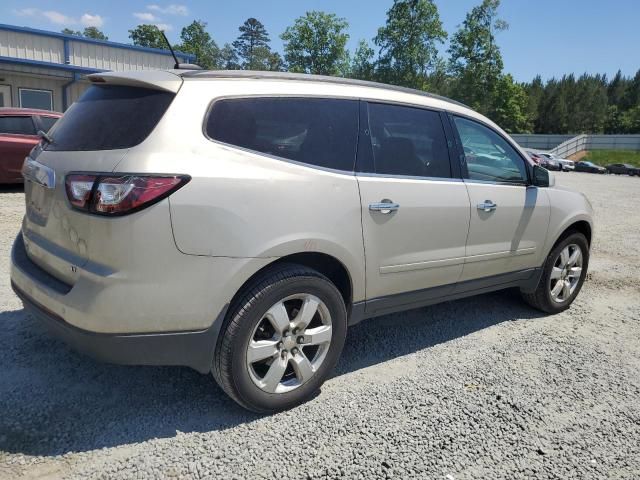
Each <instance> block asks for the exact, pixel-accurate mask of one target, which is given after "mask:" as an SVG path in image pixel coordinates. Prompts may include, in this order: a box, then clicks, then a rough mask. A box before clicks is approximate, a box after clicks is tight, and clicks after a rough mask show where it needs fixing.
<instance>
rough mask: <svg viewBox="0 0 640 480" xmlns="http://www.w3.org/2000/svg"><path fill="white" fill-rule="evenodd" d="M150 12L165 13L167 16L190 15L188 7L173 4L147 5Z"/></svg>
mask: <svg viewBox="0 0 640 480" xmlns="http://www.w3.org/2000/svg"><path fill="white" fill-rule="evenodd" d="M147 9H148V10H152V11H154V12H159V13H164V14H166V15H183V16H184V15H188V14H189V9H188V8H187V6H186V5H179V4H176V3H172V4H170V5H166V6H164V7H163V6H161V5H157V4H151V5H147Z"/></svg>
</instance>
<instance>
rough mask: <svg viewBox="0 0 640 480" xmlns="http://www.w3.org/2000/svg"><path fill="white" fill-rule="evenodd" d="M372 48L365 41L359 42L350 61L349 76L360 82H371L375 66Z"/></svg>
mask: <svg viewBox="0 0 640 480" xmlns="http://www.w3.org/2000/svg"><path fill="white" fill-rule="evenodd" d="M374 55H375V53H374V51H373V48H371V47H370V46H369V44H368V43H367V41H366V40H360V42H358V47H357V48H356V51H355V53H354V54H353V60H352V61H351V68H350V70H351V72H350V76H351V77H353V78H358V79H360V80H373V79H374V78H375V65H374V60H373V56H374Z"/></svg>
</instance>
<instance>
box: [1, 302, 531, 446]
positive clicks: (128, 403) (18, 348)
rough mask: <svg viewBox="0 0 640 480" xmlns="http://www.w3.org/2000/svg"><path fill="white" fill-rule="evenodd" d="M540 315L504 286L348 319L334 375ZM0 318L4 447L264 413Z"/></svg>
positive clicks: (185, 428) (83, 442)
mask: <svg viewBox="0 0 640 480" xmlns="http://www.w3.org/2000/svg"><path fill="white" fill-rule="evenodd" d="M540 315H541V314H539V313H538V312H536V311H535V310H532V309H530V308H528V307H526V306H525V305H524V304H523V303H522V302H521V301H520V300H519V299H518V298H516V296H514V295H513V294H512V293H511V292H501V293H495V294H490V295H484V296H480V297H475V298H470V299H465V300H458V301H455V302H447V303H444V304H441V305H436V306H433V307H428V308H422V309H419V310H414V311H410V312H405V313H402V314H395V315H387V316H385V317H380V318H378V319H372V320H366V321H364V322H362V323H361V324H359V325H356V326H354V327H353V328H351V329H350V331H349V334H348V338H347V343H346V345H345V350H344V353H343V356H342V358H341V360H340V362H339V364H338V367H337V369H336V373H335V374H334V376H340V375H347V374H349V373H351V372H354V371H357V370H360V369H362V368H365V367H369V366H372V365H375V364H379V363H383V362H386V361H388V360H391V359H394V358H397V357H401V356H403V355H406V354H409V353H413V352H416V351H419V350H423V349H426V348H429V347H431V346H434V345H437V344H440V343H444V342H448V341H451V340H454V339H455V338H458V337H460V336H464V335H467V334H470V333H472V332H475V331H477V330H481V329H484V328H487V327H491V326H492V325H496V324H498V323H502V322H507V321H514V320H525V319H530V318H534V317H537V316H540ZM0 325H2V329H3V334H2V336H0V451H4V452H10V453H24V454H29V455H47V456H53V455H60V454H63V453H66V452H78V451H88V450H95V449H99V448H104V447H113V446H118V445H124V444H132V443H137V442H142V441H146V440H150V439H153V438H169V437H175V436H176V435H179V434H180V432H209V431H214V430H224V429H227V428H231V427H233V426H236V425H239V424H243V423H248V422H251V421H253V420H256V419H258V418H260V416H259V415H255V414H252V413H249V412H247V411H245V410H244V409H242V408H240V407H239V406H237V405H236V404H235V403H234V402H233V401H232V400H230V399H229V398H228V397H227V396H226V395H225V394H224V392H223V391H222V390H221V389H220V388H219V387H218V386H217V385H216V384H215V382H214V380H213V379H212V377H211V376H210V375H200V374H199V373H197V372H195V371H192V370H190V369H188V368H178V367H124V366H117V365H106V364H101V363H98V362H95V361H93V360H92V359H90V358H88V357H86V356H84V355H80V354H77V353H75V352H74V351H72V350H70V349H69V348H68V347H66V345H64V344H63V343H61V342H59V341H57V340H55V339H53V338H51V337H49V335H48V334H47V333H46V332H45V331H43V329H42V328H41V327H40V325H39V324H37V322H36V321H35V320H33V319H32V318H31V317H30V316H28V315H27V314H26V313H25V312H24V310H18V311H11V312H0ZM382 381H384V380H382Z"/></svg>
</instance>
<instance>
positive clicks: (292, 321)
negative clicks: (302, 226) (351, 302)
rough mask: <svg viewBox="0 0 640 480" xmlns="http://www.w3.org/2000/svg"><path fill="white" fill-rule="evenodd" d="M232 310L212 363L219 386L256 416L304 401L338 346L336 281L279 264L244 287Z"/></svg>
mask: <svg viewBox="0 0 640 480" xmlns="http://www.w3.org/2000/svg"><path fill="white" fill-rule="evenodd" d="M232 309H233V310H232V311H230V313H229V314H228V315H227V319H226V321H225V324H224V325H223V327H222V330H221V332H220V337H219V341H218V345H217V348H216V352H215V357H214V364H213V374H214V377H215V379H216V381H217V382H218V383H219V384H220V386H221V387H222V388H223V389H224V391H225V392H226V393H227V394H228V395H229V396H230V397H231V398H233V399H234V400H235V401H236V402H238V403H239V404H240V405H242V406H243V407H245V408H247V409H249V410H253V411H255V412H260V413H267V412H275V411H279V410H284V409H287V408H291V407H293V406H295V405H298V404H300V403H302V402H304V401H305V400H307V399H309V398H310V397H311V396H312V395H313V394H314V393H315V392H316V391H317V390H318V389H319V388H320V386H321V385H322V383H323V382H324V381H325V379H326V378H327V376H328V375H329V373H330V372H331V370H332V369H333V368H334V366H335V364H336V363H337V361H338V358H339V356H340V353H341V352H342V347H343V346H344V341H345V337H346V330H347V314H346V308H345V304H344V301H343V299H342V295H341V294H340V292H339V291H338V289H337V288H336V287H335V285H334V284H333V283H331V281H330V280H329V279H327V278H326V277H324V276H323V275H321V274H320V273H318V272H316V271H315V270H312V269H309V268H306V267H302V266H297V265H290V264H283V265H279V266H277V267H274V268H272V269H270V270H268V271H267V272H265V274H264V275H262V276H261V277H260V278H257V279H256V281H254V282H253V283H252V284H251V285H249V287H248V288H247V289H245V291H244V293H243V294H241V298H240V300H239V301H238V302H236V304H235V305H234V306H233V307H232Z"/></svg>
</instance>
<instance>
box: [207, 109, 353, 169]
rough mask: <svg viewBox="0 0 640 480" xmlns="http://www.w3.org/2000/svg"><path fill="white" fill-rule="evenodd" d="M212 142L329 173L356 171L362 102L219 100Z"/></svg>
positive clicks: (209, 132)
mask: <svg viewBox="0 0 640 480" xmlns="http://www.w3.org/2000/svg"><path fill="white" fill-rule="evenodd" d="M206 130H207V135H209V137H211V138H212V139H213V140H218V141H220V142H224V143H229V144H231V145H236V146H238V147H243V148H248V149H251V150H256V151H258V152H262V153H267V154H270V155H276V156H279V157H284V158H288V159H290V160H296V161H298V162H303V163H308V164H311V165H316V166H320V167H326V168H334V169H338V170H347V171H352V170H353V164H354V160H355V154H356V143H357V138H358V102H357V101H355V100H338V99H321V98H237V99H226V100H219V101H217V102H216V103H215V104H214V106H213V108H212V110H211V113H210V114H209V118H208V119H207V126H206Z"/></svg>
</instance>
